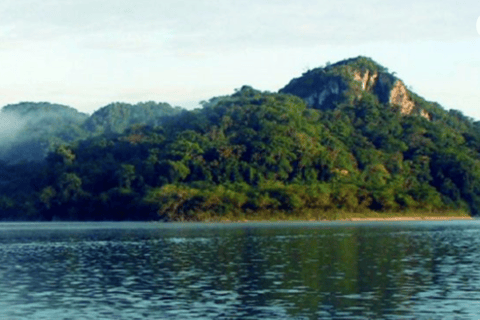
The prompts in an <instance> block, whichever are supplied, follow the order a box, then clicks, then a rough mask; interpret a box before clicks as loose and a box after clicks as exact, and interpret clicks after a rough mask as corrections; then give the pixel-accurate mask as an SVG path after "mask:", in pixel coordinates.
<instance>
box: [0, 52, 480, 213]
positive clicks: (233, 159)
mask: <svg viewBox="0 0 480 320" xmlns="http://www.w3.org/2000/svg"><path fill="white" fill-rule="evenodd" d="M392 97H393V98H392ZM394 98H395V99H394ZM27 105H28V104H27ZM34 106H35V104H31V105H29V107H28V108H31V109H28V108H27V106H26V105H24V106H22V107H19V106H18V105H17V106H8V108H7V107H5V108H4V109H3V110H2V112H1V113H0V115H2V116H3V114H15V117H18V119H24V120H22V121H26V122H25V123H27V122H28V121H27V120H25V118H24V117H25V116H26V115H28V114H30V115H32V118H33V115H35V114H37V113H38V114H43V118H41V119H42V120H39V121H38V122H36V123H32V122H29V123H30V125H29V126H28V127H27V128H26V127H25V126H24V127H22V129H19V130H17V129H16V127H15V126H13V127H12V130H13V131H8V132H15V135H14V136H15V139H18V140H14V141H19V142H18V143H17V142H16V146H18V148H19V149H18V150H22V148H24V149H25V150H37V149H38V150H43V151H42V152H43V153H42V152H40V151H38V152H36V153H35V155H37V156H36V157H34V156H30V155H29V156H28V157H24V158H22V157H21V156H18V159H22V160H23V161H24V162H21V161H20V162H18V161H15V159H16V157H17V156H16V154H15V152H13V151H9V152H4V151H3V150H4V149H3V148H2V157H3V162H1V163H0V220H2V219H3V220H15V219H20V220H55V219H61V220H124V219H130V220H165V221H172V220H206V219H215V218H218V217H223V218H232V219H234V218H235V217H243V216H247V217H248V216H262V217H269V216H281V217H295V216H298V217H313V218H326V219H331V218H334V217H335V214H336V213H338V212H342V211H343V212H358V213H365V214H368V213H372V212H404V213H409V212H410V213H415V212H431V213H438V214H441V213H442V212H446V211H449V210H459V211H462V210H465V211H469V212H470V213H471V214H472V215H477V214H478V212H479V209H480V156H479V150H480V131H479V123H478V122H475V121H474V120H473V119H470V118H468V117H466V116H464V115H463V114H462V113H461V112H459V111H455V110H451V111H446V110H444V109H443V108H442V107H441V106H439V105H438V104H436V103H432V102H428V101H426V100H425V99H423V98H421V97H419V96H418V95H416V94H415V93H413V92H411V91H409V90H407V89H405V88H404V87H403V83H402V82H401V81H399V79H397V78H396V77H395V76H394V75H392V74H390V73H388V70H387V69H386V68H384V67H382V66H380V65H378V64H377V63H375V62H374V61H373V60H371V59H369V58H364V57H359V58H354V59H349V60H345V61H341V62H339V63H336V64H331V65H329V66H327V67H326V68H317V69H314V70H310V71H308V72H306V73H305V74H303V75H302V76H301V77H299V78H297V79H294V80H292V82H291V83H290V84H288V85H287V86H286V87H285V88H283V89H282V90H280V93H270V92H261V91H258V90H255V89H254V88H251V87H248V86H244V87H242V88H241V89H239V90H237V91H236V92H235V93H233V94H232V95H227V96H222V97H215V98H212V99H210V100H209V101H207V102H204V103H203V108H201V109H196V110H193V111H186V110H181V109H179V108H172V107H171V106H169V105H168V104H165V103H154V102H147V103H139V104H137V105H130V104H123V103H114V104H111V105H109V106H106V107H104V108H102V109H99V110H98V111H97V112H95V113H94V114H93V115H91V116H87V115H83V114H81V113H75V111H74V110H73V109H71V108H69V109H66V108H68V107H59V106H57V105H55V107H51V106H54V105H50V104H45V105H43V106H37V107H38V109H35V107H34ZM43 107H47V108H50V109H49V110H55V111H52V112H51V113H48V112H45V113H44V112H43V111H42V110H41V109H42V108H43ZM5 109H7V110H6V111H8V112H6V111H5ZM17 109H18V110H17ZM27 109H28V110H30V111H26V110H27ZM45 115H48V116H45ZM22 117H23V118H22ZM27 118H28V117H27ZM39 119H40V118H39ZM54 119H56V121H55V120H54ZM0 121H1V120H0ZM19 121H20V120H19ZM19 123H23V122H19ZM43 126H46V127H48V126H49V127H48V128H44V127H43ZM34 128H36V129H34ZM32 130H37V131H32ZM4 131H6V129H5V130H4ZM4 131H0V132H2V133H3V132H4ZM2 137H3V138H4V139H5V140H7V138H5V136H3V134H2ZM19 137H20V138H21V139H20V138H19ZM27 137H30V140H28V139H27ZM8 139H10V138H8ZM22 143H25V144H22ZM28 143H30V147H28V146H27V144H28ZM42 143H44V144H42ZM33 146H37V149H35V148H34V147H33ZM5 150H12V149H5ZM12 152H13V153H12ZM31 153H32V152H31ZM6 154H7V155H8V156H6ZM17 154H19V152H17ZM32 154H33V153H32ZM25 161H27V162H25ZM28 161H36V164H35V165H34V164H33V163H32V162H28Z"/></svg>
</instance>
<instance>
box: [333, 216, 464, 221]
mask: <svg viewBox="0 0 480 320" xmlns="http://www.w3.org/2000/svg"><path fill="white" fill-rule="evenodd" d="M423 220H437V221H438V220H473V218H472V217H448V216H446V217H392V218H350V219H340V220H333V221H347V222H348V221H423Z"/></svg>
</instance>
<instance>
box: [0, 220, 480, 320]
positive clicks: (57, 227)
mask: <svg viewBox="0 0 480 320" xmlns="http://www.w3.org/2000/svg"><path fill="white" fill-rule="evenodd" d="M377 318H378V319H479V318H480V221H479V220H471V221H408V222H348V223H346V222H318V223H317V222H308V223H302V222H295V223H292V222H290V223H283V222H282V223H231V224H195V223H188V224H177V223H172V224H160V223H130V222H125V223H1V224H0V319H48V320H51V319H55V320H60V319H95V320H97V319H182V320H183V319H262V320H266V319H377Z"/></svg>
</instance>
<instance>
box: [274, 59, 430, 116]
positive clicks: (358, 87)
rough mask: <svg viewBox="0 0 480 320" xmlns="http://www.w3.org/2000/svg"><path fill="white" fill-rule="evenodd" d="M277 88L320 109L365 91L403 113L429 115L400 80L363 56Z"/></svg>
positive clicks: (358, 95)
mask: <svg viewBox="0 0 480 320" xmlns="http://www.w3.org/2000/svg"><path fill="white" fill-rule="evenodd" d="M280 92H282V93H291V94H294V95H296V96H299V97H301V98H303V99H304V100H305V101H306V103H307V105H308V106H309V107H311V108H315V109H321V110H327V109H333V108H335V107H336V106H337V105H338V104H341V103H353V102H354V101H355V100H359V99H361V97H362V95H363V93H364V92H369V93H373V94H374V95H375V96H376V97H377V98H378V100H379V101H380V102H381V103H384V104H390V105H391V106H393V107H397V108H399V110H400V112H401V113H402V114H403V115H419V116H423V117H425V118H427V119H430V118H431V116H430V114H429V113H428V112H427V111H425V110H423V109H422V108H421V107H419V106H417V105H416V103H415V102H414V100H413V99H412V95H411V93H410V92H409V90H408V89H407V88H406V86H405V84H404V83H403V81H401V80H400V79H398V78H397V77H395V76H394V75H393V74H391V73H389V72H388V70H387V69H386V68H384V67H382V66H380V65H379V64H377V63H376V62H374V61H373V60H371V59H369V58H366V57H357V58H353V59H349V60H344V61H340V62H338V63H336V64H333V65H330V66H327V67H325V68H317V69H314V70H310V71H308V72H306V73H304V74H303V75H302V76H301V77H300V78H296V79H293V80H292V81H291V82H290V83H289V84H288V85H286V86H285V87H284V88H283V89H281V90H280Z"/></svg>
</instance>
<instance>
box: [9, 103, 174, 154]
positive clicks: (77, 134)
mask: <svg viewBox="0 0 480 320" xmlns="http://www.w3.org/2000/svg"><path fill="white" fill-rule="evenodd" d="M180 110H181V109H180V108H173V107H171V106H170V105H169V104H167V103H155V102H145V103H138V104H136V105H130V104H126V103H113V104H110V105H108V106H105V107H103V108H101V109H99V110H98V111H96V112H95V113H94V114H93V115H91V116H88V115H87V114H84V113H81V112H78V111H77V110H75V109H74V108H71V107H68V106H64V105H59V104H52V103H48V102H40V103H33V102H22V103H19V104H14V105H7V106H5V107H3V108H2V110H1V112H0V124H1V126H0V127H2V129H0V134H1V136H2V137H0V146H1V149H0V160H3V161H6V162H9V163H19V162H22V161H36V162H38V161H42V160H44V159H45V157H46V156H47V154H48V152H50V151H52V150H53V149H54V148H55V147H56V146H58V145H61V144H65V143H70V142H74V141H78V140H82V139H86V138H89V137H93V136H97V135H101V134H120V133H123V132H124V131H125V130H126V129H127V128H128V127H130V126H131V125H133V124H140V125H150V126H157V125H159V124H160V123H162V119H163V117H167V116H171V115H174V114H176V113H178V112H180Z"/></svg>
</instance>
